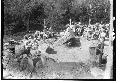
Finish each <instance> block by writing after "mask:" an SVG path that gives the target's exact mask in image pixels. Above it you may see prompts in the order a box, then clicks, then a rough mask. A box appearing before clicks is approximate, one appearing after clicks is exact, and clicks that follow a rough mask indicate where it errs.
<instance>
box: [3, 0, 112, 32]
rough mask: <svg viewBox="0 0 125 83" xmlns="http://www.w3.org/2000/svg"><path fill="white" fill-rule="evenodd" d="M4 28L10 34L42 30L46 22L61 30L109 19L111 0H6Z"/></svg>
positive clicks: (106, 21) (103, 21)
mask: <svg viewBox="0 0 125 83" xmlns="http://www.w3.org/2000/svg"><path fill="white" fill-rule="evenodd" d="M3 2H4V31H5V33H7V34H15V33H17V32H25V31H29V30H36V29H37V30H43V28H44V19H45V20H46V24H45V25H46V26H47V27H52V28H53V29H54V30H56V31H60V30H61V29H63V28H64V26H65V25H66V24H67V23H69V18H71V19H72V21H73V22H79V21H80V22H82V23H85V24H87V23H89V19H91V22H90V23H91V24H94V23H96V22H99V23H108V22H109V20H110V3H109V1H108V0H4V1H3Z"/></svg>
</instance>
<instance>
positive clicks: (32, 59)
mask: <svg viewBox="0 0 125 83" xmlns="http://www.w3.org/2000/svg"><path fill="white" fill-rule="evenodd" d="M1 3H2V8H1V9H2V10H3V11H2V13H3V14H2V16H1V18H2V24H3V26H2V27H1V32H2V35H1V42H2V45H1V47H2V48H1V71H2V72H1V74H2V75H1V76H2V77H1V79H2V80H8V79H15V80H16V79H17V80H19V79H22V80H24V79H25V80H29V79H30V80H36V79H40V80H44V79H46V80H47V79H48V80H53V79H54V80H83V81H84V80H88V81H89V80H116V77H115V75H116V68H115V65H116V64H115V63H116V58H115V57H116V53H115V28H116V27H115V26H114V20H115V17H114V16H113V9H114V7H113V0H1Z"/></svg>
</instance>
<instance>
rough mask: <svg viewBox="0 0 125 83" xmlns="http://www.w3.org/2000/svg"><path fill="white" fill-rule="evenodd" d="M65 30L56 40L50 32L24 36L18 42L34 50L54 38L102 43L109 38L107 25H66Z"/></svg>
mask: <svg viewBox="0 0 125 83" xmlns="http://www.w3.org/2000/svg"><path fill="white" fill-rule="evenodd" d="M66 27H67V29H66V30H64V31H63V33H62V32H60V34H58V35H59V36H60V37H59V38H60V39H59V38H56V36H55V35H54V34H55V33H54V32H53V31H52V30H51V29H52V28H50V30H48V31H47V30H46V29H45V30H43V31H36V32H35V33H33V34H28V35H25V36H24V38H23V39H22V40H21V41H20V42H19V43H23V45H24V46H25V48H26V49H28V48H32V49H36V48H38V46H39V43H46V39H49V38H55V39H56V40H57V41H58V40H60V41H59V42H62V43H63V41H64V42H66V41H68V40H69V39H70V38H73V37H84V38H86V39H87V40H89V41H90V40H100V41H101V42H103V41H104V40H105V39H106V38H109V24H99V23H96V24H93V25H90V24H89V25H82V24H81V23H80V22H78V23H74V24H73V25H71V24H68V25H66Z"/></svg>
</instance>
